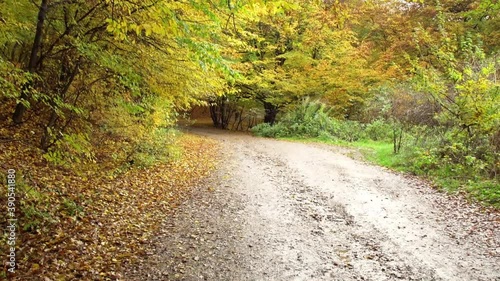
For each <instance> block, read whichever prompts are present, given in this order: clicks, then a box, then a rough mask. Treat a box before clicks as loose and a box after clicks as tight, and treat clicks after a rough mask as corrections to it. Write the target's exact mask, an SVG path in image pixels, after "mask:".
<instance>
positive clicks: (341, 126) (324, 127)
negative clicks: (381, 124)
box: [252, 99, 364, 142]
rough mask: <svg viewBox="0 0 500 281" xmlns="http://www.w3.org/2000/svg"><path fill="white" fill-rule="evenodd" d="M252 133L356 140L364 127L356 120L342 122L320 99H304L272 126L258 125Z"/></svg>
mask: <svg viewBox="0 0 500 281" xmlns="http://www.w3.org/2000/svg"><path fill="white" fill-rule="evenodd" d="M252 132H253V133H255V134H256V135H258V136H263V137H272V138H275V137H304V138H316V137H323V138H324V137H325V136H328V137H329V138H331V139H338V140H344V141H349V142H352V141H356V140H359V139H361V138H363V137H364V133H363V126H362V125H361V124H360V123H359V122H355V121H339V120H337V119H334V118H332V117H330V109H328V108H327V107H326V106H325V105H324V104H322V103H320V102H317V101H310V100H309V99H305V100H304V101H303V102H302V103H301V104H300V105H298V106H297V107H296V108H294V109H292V110H290V111H289V112H287V113H286V114H285V115H284V116H283V118H281V120H279V122H277V123H275V124H274V125H273V126H272V125H269V124H265V123H264V124H259V125H257V126H255V127H253V128H252Z"/></svg>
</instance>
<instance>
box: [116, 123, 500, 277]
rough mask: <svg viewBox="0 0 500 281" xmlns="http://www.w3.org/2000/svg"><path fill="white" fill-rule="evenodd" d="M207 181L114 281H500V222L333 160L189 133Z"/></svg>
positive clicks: (426, 190)
mask: <svg viewBox="0 0 500 281" xmlns="http://www.w3.org/2000/svg"><path fill="white" fill-rule="evenodd" d="M196 133H201V134H205V135H207V136H208V137H213V138H216V139H218V140H220V141H221V142H222V143H223V145H224V151H223V152H222V153H223V154H224V155H223V157H224V159H225V160H224V162H223V165H221V167H220V169H219V171H218V172H217V175H215V176H214V177H213V178H212V179H210V180H207V182H205V183H204V184H202V185H200V187H199V189H198V191H196V192H195V194H194V195H193V197H192V198H191V199H190V200H189V201H187V202H185V204H183V205H181V206H180V207H179V208H178V210H177V211H176V213H175V214H174V216H173V217H171V218H168V219H167V221H166V222H165V225H164V227H163V228H162V231H161V233H160V234H159V235H158V237H157V239H156V240H155V241H153V243H154V246H155V248H156V250H155V251H154V252H151V253H149V256H148V257H147V258H145V260H144V261H143V263H142V265H140V266H139V267H136V268H130V269H129V271H128V272H127V273H126V274H125V277H126V278H125V280H500V216H499V215H498V213H497V214H494V213H488V212H480V211H479V208H478V207H475V206H470V205H467V204H465V202H464V201H463V200H460V199H459V198H455V197H449V196H447V195H444V194H441V193H439V192H436V191H434V190H433V189H432V188H430V187H428V186H427V185H426V184H425V183H423V182H421V181H419V180H416V179H413V178H409V177H406V176H402V175H398V174H395V173H393V172H390V171H387V170H385V169H383V168H379V167H374V166H371V165H368V164H366V163H363V162H361V161H357V160H353V159H352V158H350V157H347V156H346V155H344V154H345V153H342V151H339V149H336V148H333V147H328V146H324V145H316V144H301V143H294V142H285V141H277V140H271V139H263V138H255V137H251V136H249V135H245V134H231V133H227V132H221V131H214V130H208V129H204V130H197V131H196Z"/></svg>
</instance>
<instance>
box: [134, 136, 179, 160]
mask: <svg viewBox="0 0 500 281" xmlns="http://www.w3.org/2000/svg"><path fill="white" fill-rule="evenodd" d="M178 134H179V133H178V132H177V131H176V130H173V129H166V128H159V129H155V130H154V131H153V132H151V133H150V134H148V136H147V137H146V138H144V139H142V141H140V142H139V143H138V144H137V146H136V147H135V149H134V150H133V154H131V155H130V156H129V157H128V160H129V161H132V162H133V163H134V165H136V166H139V167H143V168H145V167H150V166H152V165H154V164H158V163H162V162H166V161H168V160H175V159H178V158H179V157H180V155H181V151H180V150H179V148H178V147H177V146H176V142H175V141H176V135H178Z"/></svg>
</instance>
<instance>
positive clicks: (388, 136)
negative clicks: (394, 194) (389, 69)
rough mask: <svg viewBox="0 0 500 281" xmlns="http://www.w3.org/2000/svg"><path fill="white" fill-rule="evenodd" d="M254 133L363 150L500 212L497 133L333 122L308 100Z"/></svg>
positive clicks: (373, 158) (382, 122) (326, 111)
mask: <svg viewBox="0 0 500 281" xmlns="http://www.w3.org/2000/svg"><path fill="white" fill-rule="evenodd" d="M252 131H253V132H254V133H255V134H256V135H259V136H264V137H273V138H292V139H309V140H314V141H322V142H327V143H333V144H338V145H346V146H352V147H358V148H360V149H361V151H362V152H364V154H365V155H366V157H367V159H368V160H371V161H374V162H375V163H377V164H380V165H383V166H386V167H390V168H393V169H396V170H400V171H405V172H409V173H412V174H415V175H419V176H425V177H428V178H430V179H432V180H433V181H434V182H435V183H436V185H437V186H439V187H441V188H444V189H446V190H448V191H450V192H465V193H466V194H467V195H468V196H469V197H470V198H473V199H476V200H479V201H480V202H482V203H484V204H485V205H491V206H495V207H496V208H500V175H499V172H500V171H499V151H498V150H497V148H496V147H495V144H494V142H495V134H492V135H478V136H474V137H472V138H471V137H469V136H468V135H467V133H466V132H465V131H464V130H463V129H460V128H457V127H445V126H438V125H436V126H432V127H431V126H417V125H413V126H402V125H401V124H399V123H396V122H391V121H390V120H383V119H377V120H375V121H372V122H370V123H361V122H358V121H349V120H342V121H341V120H338V119H335V118H331V117H330V114H329V109H328V108H327V107H326V106H325V105H323V104H321V103H319V102H311V101H309V100H306V101H304V102H303V103H302V104H301V105H300V106H298V107H296V108H295V109H293V110H291V111H289V112H288V113H286V114H285V115H284V116H283V117H282V118H281V119H280V121H279V122H277V123H276V124H274V125H273V126H272V125H270V124H259V125H258V126H256V127H254V128H253V130H252Z"/></svg>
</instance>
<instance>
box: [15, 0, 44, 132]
mask: <svg viewBox="0 0 500 281" xmlns="http://www.w3.org/2000/svg"><path fill="white" fill-rule="evenodd" d="M47 6H48V0H42V3H41V5H40V9H39V10H38V22H37V24H36V32H35V39H34V41H33V47H32V48H31V55H30V60H29V63H28V69H27V70H28V72H31V73H33V72H35V67H36V65H37V62H38V51H39V50H40V45H41V41H42V35H43V24H44V22H45V18H46V17H47ZM29 83H31V82H27V85H23V86H22V87H21V88H22V89H21V96H20V98H21V100H27V99H28V91H29V88H30V87H29V86H30V85H29ZM25 111H26V106H25V105H24V104H23V103H21V102H20V103H18V104H17V105H16V110H15V111H14V114H13V115H12V121H13V122H14V123H15V124H20V123H21V122H22V119H23V115H24V112H25Z"/></svg>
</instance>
